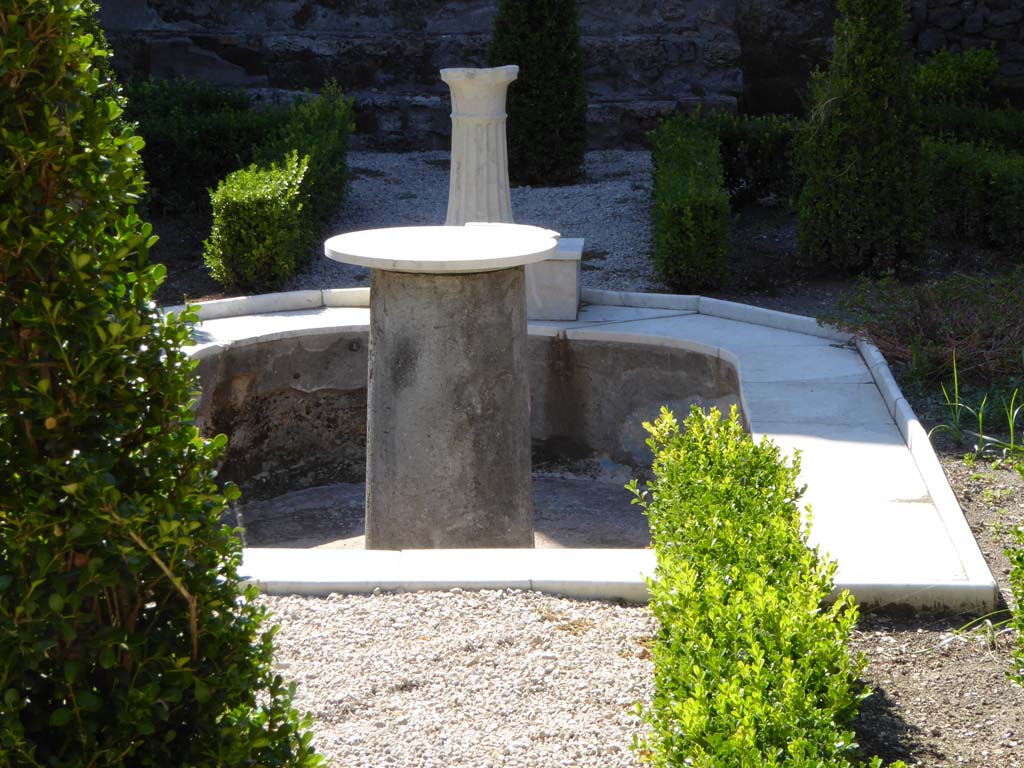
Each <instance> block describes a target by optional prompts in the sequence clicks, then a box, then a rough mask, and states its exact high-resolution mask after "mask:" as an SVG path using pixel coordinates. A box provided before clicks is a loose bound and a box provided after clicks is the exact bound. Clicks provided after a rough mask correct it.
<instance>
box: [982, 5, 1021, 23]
mask: <svg viewBox="0 0 1024 768" xmlns="http://www.w3.org/2000/svg"><path fill="white" fill-rule="evenodd" d="M1021 17H1022V14H1021V10H1020V8H1007V9H1006V10H1005V11H996V12H995V13H990V14H989V17H988V23H989V26H992V27H1002V26H1005V25H1007V24H1016V23H1017V22H1018V21H1020V20H1021Z"/></svg>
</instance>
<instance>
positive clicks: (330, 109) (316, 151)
mask: <svg viewBox="0 0 1024 768" xmlns="http://www.w3.org/2000/svg"><path fill="white" fill-rule="evenodd" d="M354 127H355V117H354V114H353V112H352V101H351V99H346V98H345V95H344V94H343V93H342V92H341V88H340V87H339V86H338V83H337V81H336V80H330V81H328V82H327V83H325V84H324V87H323V90H322V91H321V92H320V93H319V94H318V95H317V96H315V97H312V98H304V99H298V100H296V101H295V102H294V103H293V104H292V107H291V110H290V111H289V112H288V119H287V120H286V121H285V122H284V123H283V125H282V126H281V129H280V130H279V131H278V133H277V134H276V135H275V136H274V137H273V138H272V139H270V140H269V141H267V142H265V143H264V144H263V145H262V146H260V148H259V149H258V151H257V153H256V159H257V162H258V163H259V164H260V165H263V166H268V165H270V164H272V163H275V162H276V163H280V162H282V161H283V160H284V158H285V157H286V156H287V155H288V153H289V152H292V151H297V152H298V154H299V155H300V156H301V155H306V156H308V157H309V168H308V170H307V171H306V175H305V177H304V179H303V182H302V186H303V195H304V198H305V199H304V203H303V204H304V206H305V209H306V213H307V216H308V218H309V222H310V225H311V227H312V228H313V230H314V232H315V233H318V232H319V231H320V230H321V229H322V228H323V227H324V226H326V225H328V224H330V223H331V221H332V219H333V218H334V217H335V216H337V215H338V211H339V209H340V208H341V204H342V202H344V200H345V196H346V194H347V193H348V184H349V174H348V143H349V134H351V133H352V130H353V128H354Z"/></svg>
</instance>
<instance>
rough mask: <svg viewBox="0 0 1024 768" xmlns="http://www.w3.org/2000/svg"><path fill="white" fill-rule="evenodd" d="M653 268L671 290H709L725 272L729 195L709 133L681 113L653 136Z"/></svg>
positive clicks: (715, 143)
mask: <svg viewBox="0 0 1024 768" xmlns="http://www.w3.org/2000/svg"><path fill="white" fill-rule="evenodd" d="M651 160H652V162H653V164H654V185H653V207H652V225H653V233H652V237H653V250H652V256H653V259H654V266H655V269H656V270H657V272H658V275H659V276H660V277H661V279H662V280H664V281H665V283H666V284H667V285H668V286H669V287H670V288H671V289H673V290H675V291H695V290H699V289H702V288H714V287H716V286H718V285H720V284H721V282H722V281H723V280H724V279H725V276H726V258H727V256H728V250H729V249H728V226H729V195H728V193H727V192H726V191H725V182H724V177H723V172H722V161H721V158H720V156H719V150H718V139H717V137H716V136H715V134H714V133H713V132H712V131H711V130H710V129H708V128H707V127H705V126H702V125H701V124H700V123H699V122H698V121H695V120H693V119H688V118H686V117H683V116H681V115H676V116H674V117H672V118H669V119H667V120H664V121H662V123H661V124H660V125H659V126H658V128H657V129H656V130H655V131H654V135H653V150H652V152H651Z"/></svg>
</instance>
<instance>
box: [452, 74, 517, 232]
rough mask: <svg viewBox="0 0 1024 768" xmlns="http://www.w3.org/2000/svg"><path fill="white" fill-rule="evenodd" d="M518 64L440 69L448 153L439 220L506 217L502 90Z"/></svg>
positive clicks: (508, 208) (498, 219)
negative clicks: (447, 100)
mask: <svg viewBox="0 0 1024 768" xmlns="http://www.w3.org/2000/svg"><path fill="white" fill-rule="evenodd" d="M518 74H519V67H517V66H515V65H511V66H507V67H494V68H491V69H469V68H461V69H442V70H441V79H442V80H443V81H444V82H446V83H447V84H448V87H449V88H450V89H451V92H452V157H451V177H450V181H449V186H448V218H447V219H446V220H445V224H449V225H455V226H460V225H462V224H465V223H466V222H469V221H487V222H499V223H511V222H512V199H511V195H510V193H509V183H508V142H507V137H506V133H505V120H506V117H507V116H506V114H505V95H506V92H507V91H508V85H509V83H511V82H512V81H513V80H515V79H516V76H517V75H518Z"/></svg>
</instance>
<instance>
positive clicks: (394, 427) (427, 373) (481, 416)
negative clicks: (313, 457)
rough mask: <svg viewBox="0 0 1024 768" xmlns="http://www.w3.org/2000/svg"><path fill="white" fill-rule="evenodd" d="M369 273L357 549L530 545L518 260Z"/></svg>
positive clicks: (523, 320) (522, 309)
mask: <svg viewBox="0 0 1024 768" xmlns="http://www.w3.org/2000/svg"><path fill="white" fill-rule="evenodd" d="M370 279H371V283H370V368H369V370H370V375H369V384H368V392H367V397H368V408H367V413H368V422H367V432H368V435H369V441H368V445H367V462H366V466H367V475H366V548H367V549H412V548H462V547H532V546H533V500H532V497H531V477H530V421H529V387H528V383H527V366H526V305H525V302H524V301H523V298H522V297H523V290H524V289H523V279H524V278H523V267H521V266H519V267H513V268H511V269H503V270H500V271H496V272H481V273H475V274H459V275H437V274H412V273H407V272H386V271H384V270H379V269H375V270H373V271H372V272H371V278H370Z"/></svg>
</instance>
